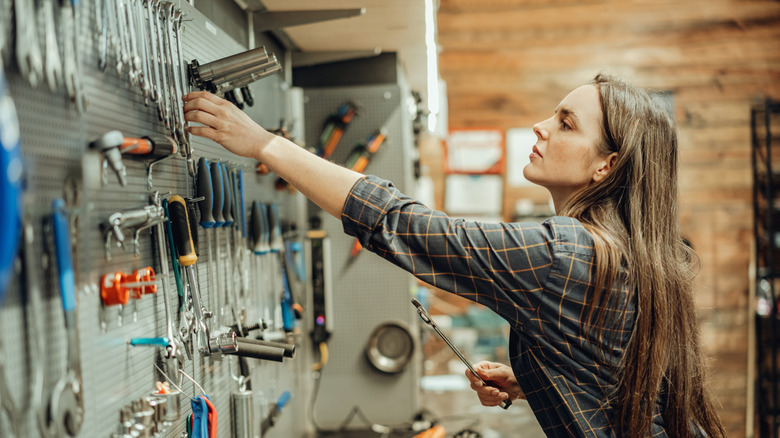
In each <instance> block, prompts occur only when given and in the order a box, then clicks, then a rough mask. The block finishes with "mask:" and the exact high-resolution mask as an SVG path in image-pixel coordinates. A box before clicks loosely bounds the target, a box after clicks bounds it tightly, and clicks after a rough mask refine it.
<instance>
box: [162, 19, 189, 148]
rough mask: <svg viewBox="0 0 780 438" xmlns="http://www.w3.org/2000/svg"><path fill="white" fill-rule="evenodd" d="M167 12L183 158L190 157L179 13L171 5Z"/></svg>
mask: <svg viewBox="0 0 780 438" xmlns="http://www.w3.org/2000/svg"><path fill="white" fill-rule="evenodd" d="M169 11H170V12H171V15H170V16H169V17H168V40H169V41H170V46H171V51H176V54H175V56H174V64H175V65H172V66H171V67H172V68H173V76H174V83H175V86H176V103H177V104H176V112H177V117H178V119H179V123H178V135H179V141H180V142H181V144H182V145H183V146H184V147H183V148H182V154H183V155H184V156H185V157H191V154H190V152H189V144H188V141H187V138H186V136H185V135H184V132H185V129H184V105H183V104H182V97H183V96H184V81H183V79H182V77H181V72H182V66H183V65H184V62H183V60H182V53H181V42H180V41H179V38H178V31H177V29H178V28H179V26H180V25H181V11H179V10H174V8H173V5H171V8H170V9H169ZM174 39H176V44H174V42H173V40H174Z"/></svg>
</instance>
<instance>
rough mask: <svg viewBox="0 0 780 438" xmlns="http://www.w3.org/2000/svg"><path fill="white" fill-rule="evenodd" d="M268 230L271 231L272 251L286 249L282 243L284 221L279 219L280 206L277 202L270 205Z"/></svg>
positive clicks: (270, 242) (269, 242)
mask: <svg viewBox="0 0 780 438" xmlns="http://www.w3.org/2000/svg"><path fill="white" fill-rule="evenodd" d="M268 231H269V233H270V236H269V237H268V245H269V246H270V250H271V252H280V251H281V250H282V249H284V248H283V246H284V245H283V244H282V223H281V220H280V219H279V207H278V206H277V205H276V204H271V205H269V206H268Z"/></svg>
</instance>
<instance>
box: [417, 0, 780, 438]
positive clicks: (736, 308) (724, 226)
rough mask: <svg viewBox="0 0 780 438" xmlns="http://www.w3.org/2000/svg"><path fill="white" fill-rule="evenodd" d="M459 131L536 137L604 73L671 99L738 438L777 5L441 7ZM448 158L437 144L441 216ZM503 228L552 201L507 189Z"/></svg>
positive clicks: (778, 79) (685, 203)
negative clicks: (756, 115) (763, 110)
mask: <svg viewBox="0 0 780 438" xmlns="http://www.w3.org/2000/svg"><path fill="white" fill-rule="evenodd" d="M438 27H439V29H438V41H439V45H440V47H441V53H440V56H439V62H440V72H441V77H442V79H443V80H444V81H445V82H446V83H447V89H448V102H449V126H450V128H462V127H496V128H499V129H502V130H506V129H509V128H516V127H530V126H532V125H533V124H534V123H536V122H538V121H541V120H543V119H546V118H547V117H549V116H550V114H551V113H552V111H553V110H554V108H555V107H556V106H557V104H558V103H559V102H560V100H561V99H562V98H563V97H564V96H565V95H566V94H567V93H568V92H569V91H571V90H572V89H574V88H576V87H577V86H579V85H581V84H583V83H585V82H587V81H588V80H590V79H591V78H592V77H593V76H594V75H595V74H596V73H599V72H606V73H611V74H616V75H618V76H621V77H623V78H624V79H626V80H628V81H630V82H632V83H635V84H637V85H640V86H645V87H651V88H654V89H658V90H667V91H670V92H671V93H672V95H673V100H674V104H675V111H676V115H677V118H678V120H679V129H680V154H681V157H680V158H681V169H680V179H681V181H680V202H681V221H682V226H683V233H684V235H685V236H686V237H687V238H688V239H689V240H690V241H691V243H692V244H693V247H694V249H695V250H696V251H697V253H698V254H699V257H700V258H701V271H700V274H699V276H698V284H697V291H696V301H697V305H698V310H699V315H700V318H701V322H702V335H703V341H704V342H703V343H704V349H705V351H706V353H707V354H708V357H709V358H710V364H711V369H710V378H711V382H712V387H713V388H714V390H715V392H716V394H717V396H718V399H719V402H720V404H721V405H722V407H721V411H720V412H721V415H722V418H723V420H724V423H725V425H726V427H727V429H728V432H729V436H731V437H744V436H746V435H748V436H749V435H751V434H752V425H753V419H752V418H751V419H747V408H746V406H747V405H748V394H749V392H748V386H749V385H752V382H749V381H748V367H749V359H748V356H749V349H748V345H749V341H748V327H749V323H750V321H752V320H751V319H749V315H751V313H752V305H751V303H749V284H750V280H749V266H750V261H751V240H752V198H751V196H752V179H751V167H750V166H751V164H750V105H751V102H753V100H754V99H756V98H763V97H772V98H775V99H780V3H779V2H776V1H749V0H748V1H728V0H706V1H702V0H691V1H682V0H680V1H669V0H666V1H645V0H637V1H625V0H603V1H599V0H583V1H575V0H526V1H521V0H517V1H511V0H441V3H440V9H439V13H438ZM439 146H440V145H435V144H433V146H432V144H431V143H427V144H424V145H423V147H422V148H421V151H422V154H421V156H422V161H423V164H428V167H429V169H430V173H431V176H432V177H433V179H434V181H435V183H436V184H435V185H436V187H437V190H438V192H437V207H439V208H441V206H442V202H441V200H442V187H443V182H442V178H443V177H442V174H441V170H440V169H439V168H440V166H437V165H436V163H437V162H440V161H438V160H440V159H441V153H440V148H439ZM505 193H506V196H505V199H504V208H503V212H504V213H503V215H504V219H505V220H511V219H512V218H513V216H514V214H513V211H514V205H515V202H516V201H517V199H519V198H532V199H539V200H544V199H546V197H547V193H546V191H545V190H543V189H541V190H540V189H536V190H534V189H516V188H515V189H513V188H509V187H507V188H506V190H505Z"/></svg>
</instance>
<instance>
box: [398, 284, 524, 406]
mask: <svg viewBox="0 0 780 438" xmlns="http://www.w3.org/2000/svg"><path fill="white" fill-rule="evenodd" d="M412 304H414V307H416V308H417V314H418V315H420V319H422V320H423V322H424V323H426V324H428V325H429V326H431V327H433V329H434V330H435V331H436V333H437V334H438V335H439V336H441V338H442V339H444V342H446V343H447V345H448V346H449V347H450V348H451V349H452V351H454V352H455V354H456V355H457V356H458V357H459V358H460V360H461V361H462V362H463V363H464V364H465V365H466V367H467V368H468V369H469V370H470V371H471V374H474V376H476V378H478V379H479V380H480V381H482V384H483V385H485V386H492V387H494V388H495V384H491V382H488V381H485V379H483V378H482V377H480V375H479V374H478V373H477V370H475V369H474V366H473V365H471V362H469V360H468V359H466V356H464V355H463V354H461V352H460V351H459V350H458V348H457V347H455V345H453V343H452V342H450V340H449V339H447V337H446V336H444V333H442V331H441V330H440V329H439V326H438V325H436V323H435V322H434V321H433V318H431V315H430V314H428V311H427V310H425V307H423V305H422V304H421V303H420V302H419V301H417V299H416V298H412ZM499 406H501V407H502V408H504V409H507V408H509V406H512V401H511V400H509V399H506V400H504V401H502V402H501V404H500V405H499Z"/></svg>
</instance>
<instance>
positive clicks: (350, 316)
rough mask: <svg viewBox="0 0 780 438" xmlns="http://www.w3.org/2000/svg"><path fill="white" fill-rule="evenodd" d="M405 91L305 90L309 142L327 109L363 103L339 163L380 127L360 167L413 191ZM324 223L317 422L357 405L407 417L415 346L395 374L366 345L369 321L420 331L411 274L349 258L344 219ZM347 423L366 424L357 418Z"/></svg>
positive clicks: (416, 371) (414, 381)
mask: <svg viewBox="0 0 780 438" xmlns="http://www.w3.org/2000/svg"><path fill="white" fill-rule="evenodd" d="M407 95H408V93H405V92H404V90H403V88H402V87H401V86H399V85H395V84H389V85H371V86H360V87H343V88H342V87H339V88H322V89H305V90H304V96H305V97H304V102H305V112H306V121H307V124H306V138H307V144H310V145H316V142H317V139H318V138H319V135H320V131H321V129H322V125H323V123H324V121H325V120H326V118H327V117H328V115H330V114H331V113H333V112H334V111H335V110H336V108H338V106H339V105H340V104H342V103H343V102H345V101H347V100H352V101H354V102H356V103H358V104H359V105H360V106H361V109H360V111H359V113H358V115H357V116H356V117H355V118H354V119H353V120H352V122H351V123H350V125H349V127H348V128H347V130H346V132H345V134H344V136H343V137H342V139H341V141H340V142H339V145H338V147H337V149H336V151H335V152H334V154H333V155H332V156H331V159H332V160H333V161H335V162H337V163H343V162H344V160H345V159H346V158H347V156H348V155H349V153H350V151H351V150H352V148H353V146H355V144H356V143H358V142H360V141H364V140H365V139H366V137H368V136H369V135H370V134H371V133H373V132H374V131H375V130H377V129H384V130H385V132H386V134H387V139H386V141H385V144H383V145H382V147H381V148H380V149H379V151H378V152H377V154H376V155H375V156H374V157H373V158H372V160H371V161H370V163H369V165H368V167H367V168H366V170H365V173H370V174H375V175H378V176H380V177H383V178H386V179H389V180H391V181H393V182H394V183H395V184H396V185H397V187H398V188H399V189H400V190H402V191H411V190H413V187H412V184H411V180H412V159H411V154H410V151H409V149H410V148H411V147H412V144H411V138H412V135H411V123H410V122H409V118H408V115H407V114H405V113H404V112H403V111H404V108H405V106H404V105H403V103H404V102H405V101H406V100H405V96H407ZM323 228H324V229H325V230H326V231H327V232H328V234H329V236H330V237H331V253H330V259H331V266H332V269H333V272H332V275H333V301H334V303H333V315H331V316H330V320H331V321H333V325H334V328H333V335H332V336H331V339H330V341H329V342H328V347H329V351H330V354H329V362H328V364H327V366H326V367H325V369H324V370H323V373H322V377H321V379H322V380H321V386H320V391H319V395H318V398H317V404H316V407H315V415H316V419H317V422H318V424H319V425H320V426H321V427H323V428H325V429H335V428H338V427H339V426H341V425H342V422H343V421H344V420H345V419H346V418H347V417H348V416H349V414H350V412H351V411H352V410H353V408H354V407H358V408H359V409H360V410H361V411H362V412H363V413H364V414H365V416H366V417H367V419H368V420H369V421H371V422H374V423H379V424H400V423H405V422H407V421H410V420H411V419H412V418H413V416H414V414H415V413H417V411H418V409H419V388H418V383H419V376H420V361H421V359H420V358H421V356H420V354H419V347H417V350H418V351H417V354H416V355H415V358H414V359H413V360H412V361H411V362H410V364H409V365H408V367H407V368H406V369H405V370H404V371H403V372H401V373H398V374H385V373H381V372H379V371H377V370H376V369H374V368H373V367H372V365H371V364H370V363H369V362H368V361H367V360H366V357H365V354H364V350H365V347H366V345H367V343H368V340H369V336H370V335H371V332H372V331H373V330H374V328H375V327H377V326H378V325H380V324H382V323H384V322H387V321H394V322H399V323H401V324H403V325H405V326H407V327H409V328H410V330H411V331H412V333H413V337H414V338H415V339H416V338H417V327H418V326H417V324H416V320H415V318H416V314H415V312H414V310H413V306H412V305H411V304H410V291H411V287H412V284H413V282H412V277H411V276H410V275H409V274H407V273H405V272H404V271H402V270H401V269H399V268H397V267H395V266H393V265H391V264H390V263H386V262H379V261H378V259H377V256H376V255H374V254H371V253H369V252H368V251H365V250H363V251H361V253H360V254H358V256H357V257H356V258H355V259H354V260H351V257H350V251H351V248H352V245H353V243H354V238H352V237H349V236H347V235H345V234H344V233H343V229H342V226H341V222H339V221H337V220H335V219H334V218H332V217H330V216H328V217H326V218H324V221H323ZM347 389H348V390H347ZM351 427H353V428H360V427H366V425H365V424H363V423H362V422H361V421H360V420H358V419H356V420H355V421H353V423H352V425H351Z"/></svg>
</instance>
